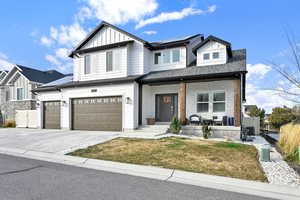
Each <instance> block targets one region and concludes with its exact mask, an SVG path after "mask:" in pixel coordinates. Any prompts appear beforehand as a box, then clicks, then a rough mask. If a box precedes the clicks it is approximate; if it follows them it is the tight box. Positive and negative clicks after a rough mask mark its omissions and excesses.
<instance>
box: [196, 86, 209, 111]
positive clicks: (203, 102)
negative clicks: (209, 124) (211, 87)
mask: <svg viewBox="0 0 300 200" xmlns="http://www.w3.org/2000/svg"><path fill="white" fill-rule="evenodd" d="M201 94H207V95H208V100H207V102H206V101H198V95H201ZM198 104H208V106H207V111H201V112H199V111H198ZM209 105H210V92H204V91H203V92H197V93H196V111H197V113H209Z"/></svg>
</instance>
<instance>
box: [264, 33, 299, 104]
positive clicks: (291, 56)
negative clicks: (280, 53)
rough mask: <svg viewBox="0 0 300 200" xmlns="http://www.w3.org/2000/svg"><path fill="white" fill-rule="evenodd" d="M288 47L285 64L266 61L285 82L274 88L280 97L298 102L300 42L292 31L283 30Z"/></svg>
mask: <svg viewBox="0 0 300 200" xmlns="http://www.w3.org/2000/svg"><path fill="white" fill-rule="evenodd" d="M285 35H286V38H287V42H288V45H289V49H288V51H287V52H285V53H284V56H285V57H286V58H287V61H288V62H287V63H286V64H279V63H278V62H275V61H268V64H269V65H270V66H271V67H272V68H273V69H274V70H275V71H277V72H278V73H279V74H280V75H281V77H282V78H283V80H284V82H285V84H284V85H282V86H281V87H279V88H274V90H275V91H276V92H277V93H278V94H279V95H280V96H282V97H284V98H285V99H287V100H290V101H292V102H295V103H297V104H299V103H300V43H297V42H296V40H295V37H294V35H292V33H290V32H288V31H285Z"/></svg>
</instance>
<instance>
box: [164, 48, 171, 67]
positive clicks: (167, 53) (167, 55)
mask: <svg viewBox="0 0 300 200" xmlns="http://www.w3.org/2000/svg"><path fill="white" fill-rule="evenodd" d="M170 59H171V52H170V51H164V52H163V62H164V64H168V63H170V61H171V60H170Z"/></svg>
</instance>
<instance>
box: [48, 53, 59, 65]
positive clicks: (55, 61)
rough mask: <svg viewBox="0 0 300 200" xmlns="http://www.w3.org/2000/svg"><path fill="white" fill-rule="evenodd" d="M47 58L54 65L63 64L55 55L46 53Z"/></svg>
mask: <svg viewBox="0 0 300 200" xmlns="http://www.w3.org/2000/svg"><path fill="white" fill-rule="evenodd" d="M45 59H46V60H48V61H49V62H50V63H52V64H53V65H61V62H60V61H59V60H58V59H57V58H56V57H55V56H53V55H46V56H45Z"/></svg>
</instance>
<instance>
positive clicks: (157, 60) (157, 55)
mask: <svg viewBox="0 0 300 200" xmlns="http://www.w3.org/2000/svg"><path fill="white" fill-rule="evenodd" d="M160 63H161V52H159V53H155V54H154V64H156V65H158V64H160Z"/></svg>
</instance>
